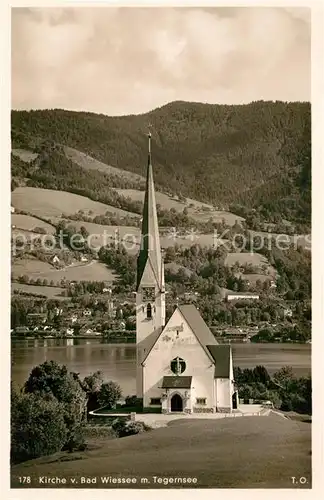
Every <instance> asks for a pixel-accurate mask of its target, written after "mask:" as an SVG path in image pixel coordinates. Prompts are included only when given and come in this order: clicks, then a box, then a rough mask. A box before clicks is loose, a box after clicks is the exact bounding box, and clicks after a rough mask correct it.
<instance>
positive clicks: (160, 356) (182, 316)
mask: <svg viewBox="0 0 324 500" xmlns="http://www.w3.org/2000/svg"><path fill="white" fill-rule="evenodd" d="M165 294H166V291H165V282H164V264H163V257H162V252H161V246H160V237H159V228H158V218H157V210H156V202H155V189H154V181H153V168H152V158H151V135H150V134H149V151H148V166H147V178H146V190H145V198H144V207H143V219H142V232H141V246H140V251H139V255H138V258H137V280H136V394H137V397H138V398H139V399H140V400H141V401H142V402H143V408H144V411H145V410H147V411H150V410H151V411H154V409H156V410H158V409H161V412H162V413H172V412H177V413H214V412H226V413H229V412H231V411H232V409H235V408H237V392H236V389H235V385H234V376H233V361H232V349H231V346H230V345H221V344H218V342H217V341H216V339H215V337H214V335H213V334H212V333H211V331H210V329H209V328H208V326H207V325H206V323H205V322H204V320H203V318H202V317H201V315H200V313H199V311H198V310H197V308H196V307H195V306H194V305H192V304H187V305H179V306H178V307H176V308H175V310H174V312H173V314H172V316H171V318H170V319H169V320H168V321H167V323H166V321H165Z"/></svg>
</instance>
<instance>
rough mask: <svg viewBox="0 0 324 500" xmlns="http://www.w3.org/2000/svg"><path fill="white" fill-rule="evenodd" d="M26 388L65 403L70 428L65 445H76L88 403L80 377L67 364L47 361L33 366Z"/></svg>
mask: <svg viewBox="0 0 324 500" xmlns="http://www.w3.org/2000/svg"><path fill="white" fill-rule="evenodd" d="M24 389H25V392H26V393H32V394H35V395H38V396H39V397H43V398H48V397H54V398H55V399H56V400H57V401H58V402H59V403H62V404H63V410H64V411H63V415H64V421H65V424H66V426H67V429H68V436H67V442H66V445H65V446H67V447H68V448H71V446H72V444H73V446H75V445H76V434H77V435H79V436H80V429H81V427H82V423H83V422H84V420H85V418H86V403H87V397H86V393H85V392H84V390H83V389H82V387H81V384H80V381H79V379H78V378H77V379H76V378H75V376H74V375H73V374H72V373H69V372H68V370H67V368H66V366H64V365H62V366H61V365H59V364H58V363H56V362H55V361H45V363H43V364H41V365H38V366H36V367H35V368H33V370H32V371H31V373H30V376H29V378H28V380H27V382H26V383H25V386H24ZM80 441H82V440H81V439H80ZM80 444H82V442H80Z"/></svg>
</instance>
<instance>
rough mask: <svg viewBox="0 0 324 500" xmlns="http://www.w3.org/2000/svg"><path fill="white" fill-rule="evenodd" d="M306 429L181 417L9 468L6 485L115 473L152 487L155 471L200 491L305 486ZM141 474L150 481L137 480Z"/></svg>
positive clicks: (272, 419)
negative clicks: (25, 479) (187, 480)
mask: <svg viewBox="0 0 324 500" xmlns="http://www.w3.org/2000/svg"><path fill="white" fill-rule="evenodd" d="M310 428H311V426H310V424H307V423H301V422H294V421H291V420H286V419H284V418H281V417H280V416H277V415H271V416H268V417H241V418H235V419H234V418H228V419H216V420H200V419H199V420H193V419H191V420H190V419H189V420H187V419H182V420H178V421H175V422H173V423H172V425H169V426H168V427H166V428H160V429H157V430H154V431H151V432H148V433H145V434H141V435H137V436H131V437H128V438H122V439H115V440H110V441H107V443H106V444H105V445H104V446H103V447H101V448H100V449H93V450H89V451H86V452H82V453H81V452H78V453H75V454H72V455H71V454H70V455H69V457H67V455H64V454H62V453H61V454H57V455H56V456H55V455H54V456H52V457H45V458H42V459H38V460H34V461H30V462H26V463H24V464H20V465H17V466H14V467H13V468H12V487H19V486H21V484H20V483H19V477H21V476H31V478H32V484H31V486H32V487H40V486H42V485H39V484H38V478H39V477H40V476H58V477H65V478H67V479H68V480H69V478H71V477H73V478H76V481H78V483H77V484H74V485H73V484H71V483H68V484H67V486H68V487H82V484H81V483H80V478H81V477H82V476H87V477H90V478H94V477H96V478H97V484H93V485H83V487H85V486H86V487H91V486H93V487H95V488H99V487H104V488H109V487H114V485H112V484H110V485H107V484H101V480H100V478H101V477H102V476H113V477H118V476H119V477H136V478H137V481H138V482H137V487H141V488H143V487H147V488H148V487H149V488H157V487H159V486H161V485H159V484H155V483H154V479H153V476H159V477H191V478H192V477H196V478H197V480H198V482H197V485H196V486H197V487H199V488H208V487H212V488H291V487H292V482H291V477H292V476H296V477H300V476H303V477H306V478H307V481H308V482H307V484H305V485H304V486H303V487H304V488H305V487H306V488H309V487H310V485H311V454H310V450H311V435H310ZM73 458H74V459H73ZM67 460H68V461H67ZM143 477H145V478H147V479H148V480H149V483H147V484H144V485H143V484H141V483H140V478H143ZM115 486H116V485H115ZM117 486H118V487H119V488H120V487H121V486H122V485H117ZM190 486H191V487H192V485H190ZM43 487H44V486H43ZM133 487H134V485H133ZM135 487H136V486H135ZM162 487H164V488H166V487H167V486H163V485H162ZM169 487H170V486H169ZM297 488H298V487H297Z"/></svg>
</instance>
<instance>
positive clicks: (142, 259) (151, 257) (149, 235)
mask: <svg viewBox="0 0 324 500" xmlns="http://www.w3.org/2000/svg"><path fill="white" fill-rule="evenodd" d="M147 263H149V264H150V267H151V269H152V271H153V274H154V277H155V279H156V281H157V284H158V286H159V287H162V256H161V245H160V235H159V227H158V218H157V211H156V202H155V189H154V181H153V167H152V159H151V134H149V154H148V164H147V175H146V188H145V197H144V207H143V219H142V231H141V247H140V252H139V255H138V258H137V282H136V289H138V287H139V285H140V283H141V279H142V277H143V274H144V271H145V268H146V265H147Z"/></svg>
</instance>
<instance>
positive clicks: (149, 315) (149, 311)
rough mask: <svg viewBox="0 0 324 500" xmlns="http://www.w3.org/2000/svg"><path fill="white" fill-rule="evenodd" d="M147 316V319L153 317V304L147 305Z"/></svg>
mask: <svg viewBox="0 0 324 500" xmlns="http://www.w3.org/2000/svg"><path fill="white" fill-rule="evenodd" d="M146 317H147V319H151V318H152V306H151V304H147V307H146Z"/></svg>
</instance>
